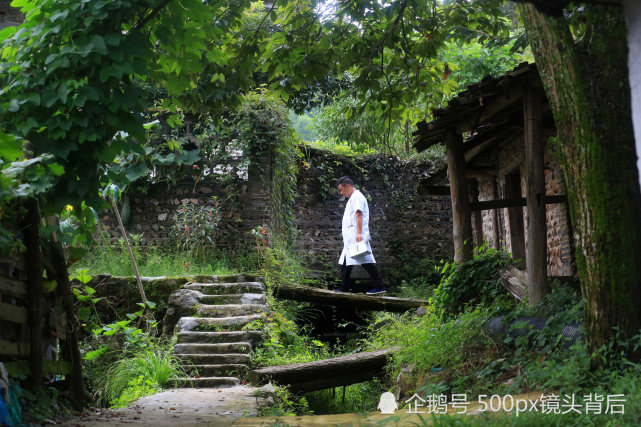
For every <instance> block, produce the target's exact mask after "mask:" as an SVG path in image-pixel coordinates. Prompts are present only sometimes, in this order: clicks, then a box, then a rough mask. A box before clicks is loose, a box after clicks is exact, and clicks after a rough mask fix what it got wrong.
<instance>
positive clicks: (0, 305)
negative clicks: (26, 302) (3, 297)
mask: <svg viewBox="0 0 641 427" xmlns="http://www.w3.org/2000/svg"><path fill="white" fill-rule="evenodd" d="M27 319H28V316H27V309H26V308H23V307H18V306H16V305H13V304H7V303H6V302H0V320H7V321H9V322H13V323H20V324H25V323H27Z"/></svg>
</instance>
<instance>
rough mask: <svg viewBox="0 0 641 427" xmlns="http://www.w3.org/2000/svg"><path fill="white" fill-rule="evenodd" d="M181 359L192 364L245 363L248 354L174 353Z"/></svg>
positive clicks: (247, 361)
mask: <svg viewBox="0 0 641 427" xmlns="http://www.w3.org/2000/svg"><path fill="white" fill-rule="evenodd" d="M174 356H175V357H176V358H177V359H179V360H182V361H185V362H188V363H191V364H192V365H196V366H198V365H247V364H248V363H249V354H243V353H228V354H174Z"/></svg>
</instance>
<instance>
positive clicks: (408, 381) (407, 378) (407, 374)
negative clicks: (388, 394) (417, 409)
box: [394, 364, 416, 401]
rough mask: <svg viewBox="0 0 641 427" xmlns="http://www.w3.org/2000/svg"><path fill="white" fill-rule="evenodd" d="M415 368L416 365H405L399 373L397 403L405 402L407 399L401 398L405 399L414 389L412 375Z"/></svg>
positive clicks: (395, 395)
mask: <svg viewBox="0 0 641 427" xmlns="http://www.w3.org/2000/svg"><path fill="white" fill-rule="evenodd" d="M414 368H416V365H414V364H409V365H408V364H403V366H402V367H401V372H399V374H398V376H397V377H396V387H395V389H396V392H395V393H394V397H395V398H396V400H397V401H399V400H403V401H404V400H405V399H401V398H404V397H405V395H406V394H407V392H408V391H410V390H412V389H413V388H414V381H413V380H414V378H413V375H412V373H413V372H414Z"/></svg>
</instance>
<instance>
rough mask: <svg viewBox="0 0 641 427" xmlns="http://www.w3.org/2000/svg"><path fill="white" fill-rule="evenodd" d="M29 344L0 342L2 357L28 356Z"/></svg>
mask: <svg viewBox="0 0 641 427" xmlns="http://www.w3.org/2000/svg"><path fill="white" fill-rule="evenodd" d="M28 355H29V344H28V343H26V342H11V341H6V340H0V356H28Z"/></svg>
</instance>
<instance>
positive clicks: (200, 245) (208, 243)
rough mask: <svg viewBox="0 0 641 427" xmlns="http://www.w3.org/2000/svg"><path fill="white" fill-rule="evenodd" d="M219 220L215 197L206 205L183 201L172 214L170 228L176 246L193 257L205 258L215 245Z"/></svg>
mask: <svg viewBox="0 0 641 427" xmlns="http://www.w3.org/2000/svg"><path fill="white" fill-rule="evenodd" d="M220 220H221V213H220V205H219V203H218V201H217V200H216V198H215V197H212V203H211V204H210V205H206V206H199V205H197V204H196V203H193V202H192V201H188V202H187V203H183V204H182V205H180V208H178V210H177V211H176V213H175V214H174V224H173V227H172V229H171V232H172V236H173V238H174V239H175V240H176V245H177V247H178V248H179V249H182V250H184V251H185V252H187V253H189V254H190V255H191V256H192V257H193V258H196V259H203V258H205V256H206V254H207V253H208V252H209V251H210V250H211V249H213V248H214V246H215V244H214V238H215V235H216V231H217V230H218V224H219V222H220Z"/></svg>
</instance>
